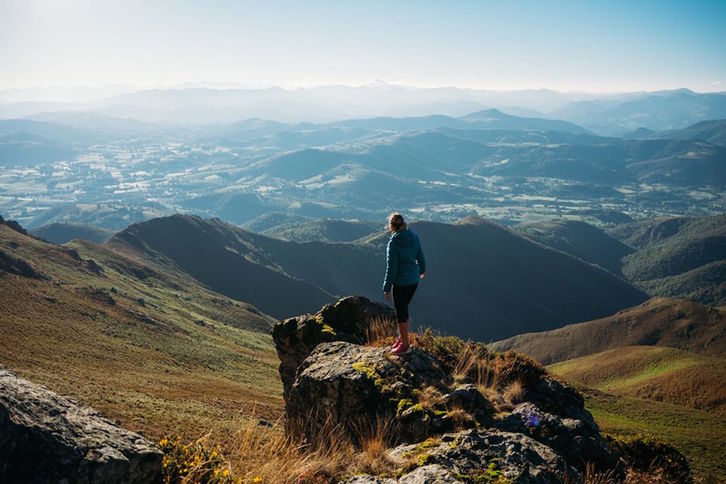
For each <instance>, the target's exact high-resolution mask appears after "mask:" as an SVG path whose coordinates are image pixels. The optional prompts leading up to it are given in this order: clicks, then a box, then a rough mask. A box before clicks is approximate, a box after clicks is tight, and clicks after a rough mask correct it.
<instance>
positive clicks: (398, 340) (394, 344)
mask: <svg viewBox="0 0 726 484" xmlns="http://www.w3.org/2000/svg"><path fill="white" fill-rule="evenodd" d="M399 346H401V338H396V339H394V340H393V346H391V350H395V349H396V348H398V347H399Z"/></svg>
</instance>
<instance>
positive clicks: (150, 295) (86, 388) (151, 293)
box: [0, 226, 282, 438]
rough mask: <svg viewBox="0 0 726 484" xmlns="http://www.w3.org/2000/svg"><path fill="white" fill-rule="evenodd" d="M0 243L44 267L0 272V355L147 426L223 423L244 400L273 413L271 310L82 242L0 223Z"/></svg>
mask: <svg viewBox="0 0 726 484" xmlns="http://www.w3.org/2000/svg"><path fill="white" fill-rule="evenodd" d="M70 248H73V249H75V250H76V251H77V253H78V254H79V255H80V257H78V256H75V255H74V253H73V252H72V251H71V250H70ZM0 250H2V251H4V252H5V253H8V254H10V255H11V256H13V257H15V258H20V259H23V260H25V261H27V262H29V263H30V264H31V265H32V266H33V267H34V268H35V269H37V270H39V271H41V272H42V273H44V274H45V275H46V276H48V277H49V280H38V279H31V278H27V277H21V276H18V275H15V274H11V273H4V274H0V295H1V297H0V329H1V330H0V364H2V365H4V366H7V367H8V368H10V369H12V370H14V371H16V372H18V373H19V374H20V375H22V376H24V377H27V378H29V379H31V380H33V381H35V382H38V383H42V384H45V385H47V386H48V387H49V388H51V389H52V390H54V391H57V392H59V393H61V394H64V395H71V396H74V397H76V398H78V399H79V400H80V401H82V402H83V403H85V404H88V405H91V406H93V407H95V408H97V409H99V410H101V411H102V412H103V413H104V414H105V415H107V416H108V417H109V418H111V419H115V420H118V421H119V422H120V423H121V424H122V425H123V426H125V427H127V428H130V429H132V430H139V431H143V432H144V433H145V434H146V435H149V436H152V437H154V438H157V437H159V436H160V435H162V434H163V433H166V432H173V433H176V434H181V435H183V436H185V437H186V438H194V437H198V436H200V435H201V434H204V433H205V432H207V431H209V430H212V429H214V430H217V431H225V432H226V431H229V430H232V429H233V428H234V426H235V425H236V423H235V422H236V418H237V411H238V410H240V409H241V408H242V407H243V406H251V405H252V404H254V403H255V402H257V411H258V413H259V414H261V415H263V416H267V417H270V418H275V417H277V416H278V415H280V414H281V409H282V399H281V385H280V381H279V377H278V374H277V364H278V361H277V357H276V355H275V352H274V347H273V344H272V340H271V337H270V336H269V334H268V331H269V327H270V324H271V323H272V320H271V319H270V318H269V317H267V316H264V315H262V314H261V313H259V312H258V311H257V310H256V309H255V308H254V307H252V306H249V305H247V304H244V303H240V302H238V301H233V300H230V299H228V298H226V297H223V296H220V295H219V294H216V293H213V292H211V291H209V290H207V289H205V288H204V287H202V286H201V285H200V284H199V283H197V282H196V281H194V280H193V279H191V278H190V277H188V276H187V275H185V274H183V273H181V272H178V271H170V270H168V269H166V268H160V267H158V266H154V265H153V264H150V263H149V262H148V261H146V262H142V261H140V260H137V259H132V258H128V257H127V256H124V255H121V254H117V253H114V252H112V251H110V250H108V249H107V248H105V247H101V246H98V245H95V244H93V243H90V242H74V243H72V244H71V245H70V246H56V245H52V244H47V243H44V242H41V241H39V240H36V239H32V238H30V237H27V236H23V235H21V234H19V233H17V232H14V231H12V230H10V229H9V228H8V227H6V226H0ZM88 259H93V260H94V261H95V262H96V263H97V264H98V265H99V266H101V267H102V268H103V272H102V273H100V274H96V273H95V272H94V271H93V270H92V269H91V268H90V266H89V263H88Z"/></svg>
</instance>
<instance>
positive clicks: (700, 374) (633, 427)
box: [548, 346, 726, 482]
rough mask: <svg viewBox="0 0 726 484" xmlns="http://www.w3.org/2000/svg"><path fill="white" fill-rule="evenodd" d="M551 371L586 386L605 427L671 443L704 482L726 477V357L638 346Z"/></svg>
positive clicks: (589, 401) (553, 367)
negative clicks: (725, 418)
mask: <svg viewBox="0 0 726 484" xmlns="http://www.w3.org/2000/svg"><path fill="white" fill-rule="evenodd" d="M548 370H549V371H551V372H552V373H553V374H555V375H558V376H560V377H561V378H563V379H565V380H567V381H569V382H572V383H574V384H575V385H576V386H578V387H579V388H581V389H582V391H583V393H584V395H585V400H586V407H587V408H588V409H589V410H590V411H591V412H592V414H593V416H594V417H595V420H596V422H597V423H598V425H599V426H600V428H601V430H602V431H604V432H607V433H611V434H624V435H638V434H641V435H642V434H645V435H650V436H653V437H655V438H657V439H659V440H663V441H665V442H668V443H671V444H672V445H674V446H675V447H676V448H678V449H679V450H680V451H681V452H682V453H683V454H684V455H685V456H686V457H687V458H688V460H689V463H690V465H691V467H692V469H693V470H694V473H695V474H696V475H697V476H698V477H699V478H701V479H702V480H703V481H704V482H719V480H720V478H721V477H722V476H724V475H726V447H724V445H723V443H724V442H725V441H726V424H725V423H724V420H723V417H724V415H725V414H726V386H724V384H723V382H724V381H726V359H723V358H714V357H707V356H703V355H698V354H694V353H690V352H686V351H681V350H676V349H673V348H666V347H652V346H651V347H642V346H631V347H625V348H618V349H616V350H610V351H605V352H602V353H597V354H593V355H588V356H584V357H581V358H576V359H572V360H568V361H565V362H561V363H557V364H554V365H550V366H549V367H548Z"/></svg>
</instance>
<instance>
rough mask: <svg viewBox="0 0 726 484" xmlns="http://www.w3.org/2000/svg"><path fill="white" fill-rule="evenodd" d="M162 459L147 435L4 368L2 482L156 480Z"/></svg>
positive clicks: (0, 377)
mask: <svg viewBox="0 0 726 484" xmlns="http://www.w3.org/2000/svg"><path fill="white" fill-rule="evenodd" d="M161 460H162V453H161V451H159V450H158V449H157V448H156V447H154V446H153V445H152V444H151V443H149V442H148V441H147V440H145V439H144V438H143V437H142V436H140V435H138V434H135V433H133V432H130V431H127V430H124V429H121V428H119V427H118V426H116V425H114V424H113V423H112V422H111V421H109V420H107V419H105V418H102V417H101V416H100V414H99V413H98V412H96V411H95V410H92V409H90V408H88V407H84V406H82V405H80V404H79V403H77V402H76V401H74V400H72V399H70V398H67V397H62V396H59V395H57V394H55V393H53V392H51V391H50V390H48V389H46V388H44V387H42V386H40V385H36V384H34V383H31V382H29V381H27V380H25V379H23V378H20V377H18V376H16V375H15V374H13V373H12V372H10V371H8V370H6V369H4V368H0V482H86V483H115V482H124V483H126V482H129V483H131V482H138V483H153V482H160V480H161Z"/></svg>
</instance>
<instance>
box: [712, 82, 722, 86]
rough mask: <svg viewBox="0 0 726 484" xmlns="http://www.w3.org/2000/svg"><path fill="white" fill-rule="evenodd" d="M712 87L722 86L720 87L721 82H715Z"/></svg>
mask: <svg viewBox="0 0 726 484" xmlns="http://www.w3.org/2000/svg"><path fill="white" fill-rule="evenodd" d="M711 85H712V86H720V85H721V81H713V82H712V83H711Z"/></svg>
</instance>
